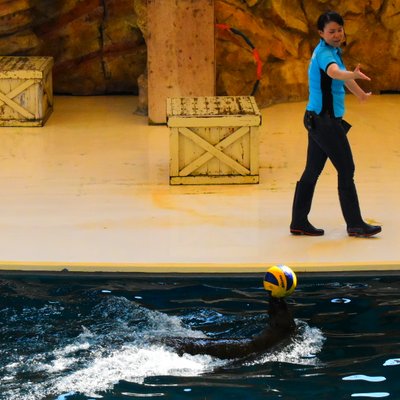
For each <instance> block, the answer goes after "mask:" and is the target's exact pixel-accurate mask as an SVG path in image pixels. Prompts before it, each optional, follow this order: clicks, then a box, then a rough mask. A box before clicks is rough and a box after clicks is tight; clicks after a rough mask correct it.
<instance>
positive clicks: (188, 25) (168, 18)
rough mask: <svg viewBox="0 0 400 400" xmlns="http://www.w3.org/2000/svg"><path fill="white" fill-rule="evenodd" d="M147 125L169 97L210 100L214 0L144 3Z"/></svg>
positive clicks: (159, 118) (160, 115)
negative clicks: (145, 8) (146, 35)
mask: <svg viewBox="0 0 400 400" xmlns="http://www.w3.org/2000/svg"><path fill="white" fill-rule="evenodd" d="M147 12H148V38H147V69H148V107H149V123H151V124H162V123H165V122H166V100H167V98H168V97H195V96H214V95H215V36H214V25H215V21H214V0H147Z"/></svg>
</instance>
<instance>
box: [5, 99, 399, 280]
mask: <svg viewBox="0 0 400 400" xmlns="http://www.w3.org/2000/svg"><path fill="white" fill-rule="evenodd" d="M136 102H137V99H136V97H130V96H112V97H56V98H55V106H54V113H53V115H52V116H51V117H50V119H49V120H48V122H47V124H46V125H45V126H44V127H43V128H0V183H1V196H0V235H1V241H0V268H1V269H2V270H14V271H15V270H24V271H27V270H29V271H32V270H34V271H47V272H49V271H61V270H63V269H67V270H69V271H90V272H97V271H109V272H152V273H155V272H178V273H185V272H207V273H217V272H226V273H237V272H240V273H243V272H246V273H253V272H261V271H265V269H266V268H267V267H268V266H269V265H271V264H275V263H284V264H287V265H289V266H291V267H293V268H294V269H295V270H296V271H311V272H313V271H365V270H372V271H382V270H400V249H399V243H400V229H399V227H400V217H399V216H400V205H399V204H400V184H399V177H398V175H399V166H400V118H399V110H400V96H399V95H382V96H372V98H371V99H370V101H369V102H368V103H365V104H360V103H358V101H357V100H356V99H355V98H354V97H353V96H350V95H349V96H348V97H347V114H346V119H347V120H348V121H349V122H350V123H352V124H353V129H352V130H351V131H350V133H349V138H350V141H351V143H352V147H353V153H354V159H355V162H356V183H357V186H358V191H359V197H360V203H361V207H362V211H363V214H364V218H365V219H366V220H367V221H368V222H372V223H375V222H376V223H378V224H382V226H383V232H382V233H381V234H380V235H378V236H376V237H374V238H370V239H357V238H350V237H348V236H347V234H346V230H345V228H346V227H345V224H344V220H343V217H342V215H341V212H340V207H339V201H338V196H337V191H336V187H337V183H336V172H335V170H334V169H333V167H332V166H331V165H330V164H329V165H327V167H326V170H325V171H324V173H323V175H322V176H321V178H320V182H319V184H318V186H317V189H316V195H315V200H314V206H313V209H312V212H311V215H310V220H311V221H312V222H313V223H314V224H315V225H316V226H318V227H323V228H324V229H325V231H326V234H325V236H322V237H295V236H291V235H290V234H289V223H290V213H291V203H292V197H293V191H294V186H295V182H296V180H297V179H298V178H299V176H300V174H301V172H302V169H303V166H304V160H305V151H306V132H305V130H304V128H303V127H302V116H303V112H304V107H305V103H304V102H300V103H290V104H280V105H275V106H272V107H269V108H266V109H263V110H262V114H263V125H262V128H261V132H260V136H261V144H260V166H261V170H260V184H255V185H221V186H169V184H168V181H169V172H168V168H169V166H168V163H169V143H168V135H169V130H168V128H167V127H166V126H148V125H147V118H146V117H141V116H138V115H135V114H134V110H135V108H136ZM378 273H379V272H378Z"/></svg>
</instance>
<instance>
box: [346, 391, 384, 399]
mask: <svg viewBox="0 0 400 400" xmlns="http://www.w3.org/2000/svg"><path fill="white" fill-rule="evenodd" d="M388 396H390V393H387V392H371V393H353V394H352V395H351V397H372V398H381V397H388Z"/></svg>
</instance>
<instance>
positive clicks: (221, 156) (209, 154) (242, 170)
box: [178, 126, 250, 176]
mask: <svg viewBox="0 0 400 400" xmlns="http://www.w3.org/2000/svg"><path fill="white" fill-rule="evenodd" d="M178 132H179V133H180V134H182V135H184V136H185V137H186V138H188V139H190V140H192V141H193V142H194V143H196V144H197V145H198V146H200V147H201V148H203V149H204V150H205V153H204V154H202V155H201V156H200V157H198V158H196V159H195V160H193V161H192V162H191V163H189V164H188V165H186V166H185V167H184V168H183V169H182V170H180V171H179V176H188V175H189V174H191V173H192V172H193V171H195V170H196V169H197V168H199V167H201V166H202V165H203V164H205V163H206V162H208V161H209V160H211V159H212V158H213V157H215V158H217V159H218V160H219V161H221V162H223V163H225V164H226V165H228V166H229V167H231V168H232V169H233V170H234V171H236V172H237V173H239V174H240V175H248V174H249V173H250V170H249V169H247V168H246V167H244V166H243V165H241V164H240V163H238V162H237V161H236V160H234V159H233V158H231V157H229V156H228V155H226V154H225V153H224V152H223V150H224V149H225V148H227V147H228V146H230V145H231V144H233V143H234V142H236V141H237V140H239V139H240V138H241V137H242V136H244V135H246V134H248V133H250V127H248V126H242V127H240V128H239V129H237V130H236V131H234V132H233V133H232V134H231V135H229V136H228V137H226V138H225V139H223V140H221V141H220V142H219V143H217V144H216V145H212V144H210V143H209V142H207V141H206V140H204V139H203V138H202V137H200V136H199V135H197V134H196V133H195V132H193V131H192V130H190V129H188V128H178Z"/></svg>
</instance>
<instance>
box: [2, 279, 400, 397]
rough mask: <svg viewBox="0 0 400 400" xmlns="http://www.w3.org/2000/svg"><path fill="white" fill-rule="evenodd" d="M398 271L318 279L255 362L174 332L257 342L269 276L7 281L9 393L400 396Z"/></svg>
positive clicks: (296, 299) (302, 290)
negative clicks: (182, 347)
mask: <svg viewBox="0 0 400 400" xmlns="http://www.w3.org/2000/svg"><path fill="white" fill-rule="evenodd" d="M399 289H400V277H396V276H394V277H393V276H390V277H388V276H382V277H380V278H371V277H365V276H364V277H362V276H360V277H357V278H354V277H351V278H350V277H348V278H345V277H341V278H337V277H332V278H327V277H324V278H319V279H318V280H316V279H315V278H309V277H306V276H301V275H299V285H298V288H297V290H296V291H295V293H294V294H293V295H292V296H291V297H290V298H289V299H288V302H290V306H291V308H292V310H293V313H294V315H295V318H296V322H297V324H298V326H299V330H298V333H297V334H296V335H295V336H294V337H293V338H292V340H291V341H290V342H289V343H286V344H285V346H280V347H278V348H276V349H273V350H272V351H271V352H268V353H265V354H260V355H258V356H256V357H254V358H252V359H247V360H228V361H226V360H225V361H222V360H219V359H216V358H212V357H210V356H204V355H199V356H189V355H186V354H185V355H183V356H182V357H180V356H179V355H178V354H176V353H175V352H174V351H173V350H172V349H170V348H167V347H164V346H163V345H161V344H160V342H161V339H162V338H164V337H166V336H171V335H173V336H186V337H187V336H189V337H204V336H210V337H221V338H222V337H238V338H239V337H248V336H250V335H253V334H255V333H257V332H259V331H260V330H262V329H263V328H264V326H265V324H267V323H268V317H267V315H266V313H265V311H266V307H267V304H266V298H267V297H266V292H265V291H264V290H263V288H262V276H247V277H243V276H242V277H232V278H225V277H221V276H219V277H202V278H199V277H168V278H167V277H159V276H158V277H141V276H132V277H123V278H122V279H119V278H106V277H104V278H87V277H58V278H56V277H43V276H31V277H20V276H18V277H7V276H6V277H5V276H3V277H0V399H1V400H3V399H4V400H22V399H24V400H25V399H26V400H39V399H40V400H42V399H43V400H50V399H57V400H89V399H105V400H111V399H112V400H116V399H121V400H122V399H125V400H126V399H132V398H144V397H146V398H147V397H153V398H169V399H218V400H219V399H223V400H226V399H253V400H257V399H285V400H286V399H287V400H290V399H296V400H311V399H335V400H336V399H350V398H353V397H354V398H357V397H358V398H389V399H396V400H398V399H400V383H399V378H398V377H399V376H400V338H399V337H400V335H399V334H400V290H399Z"/></svg>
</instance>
